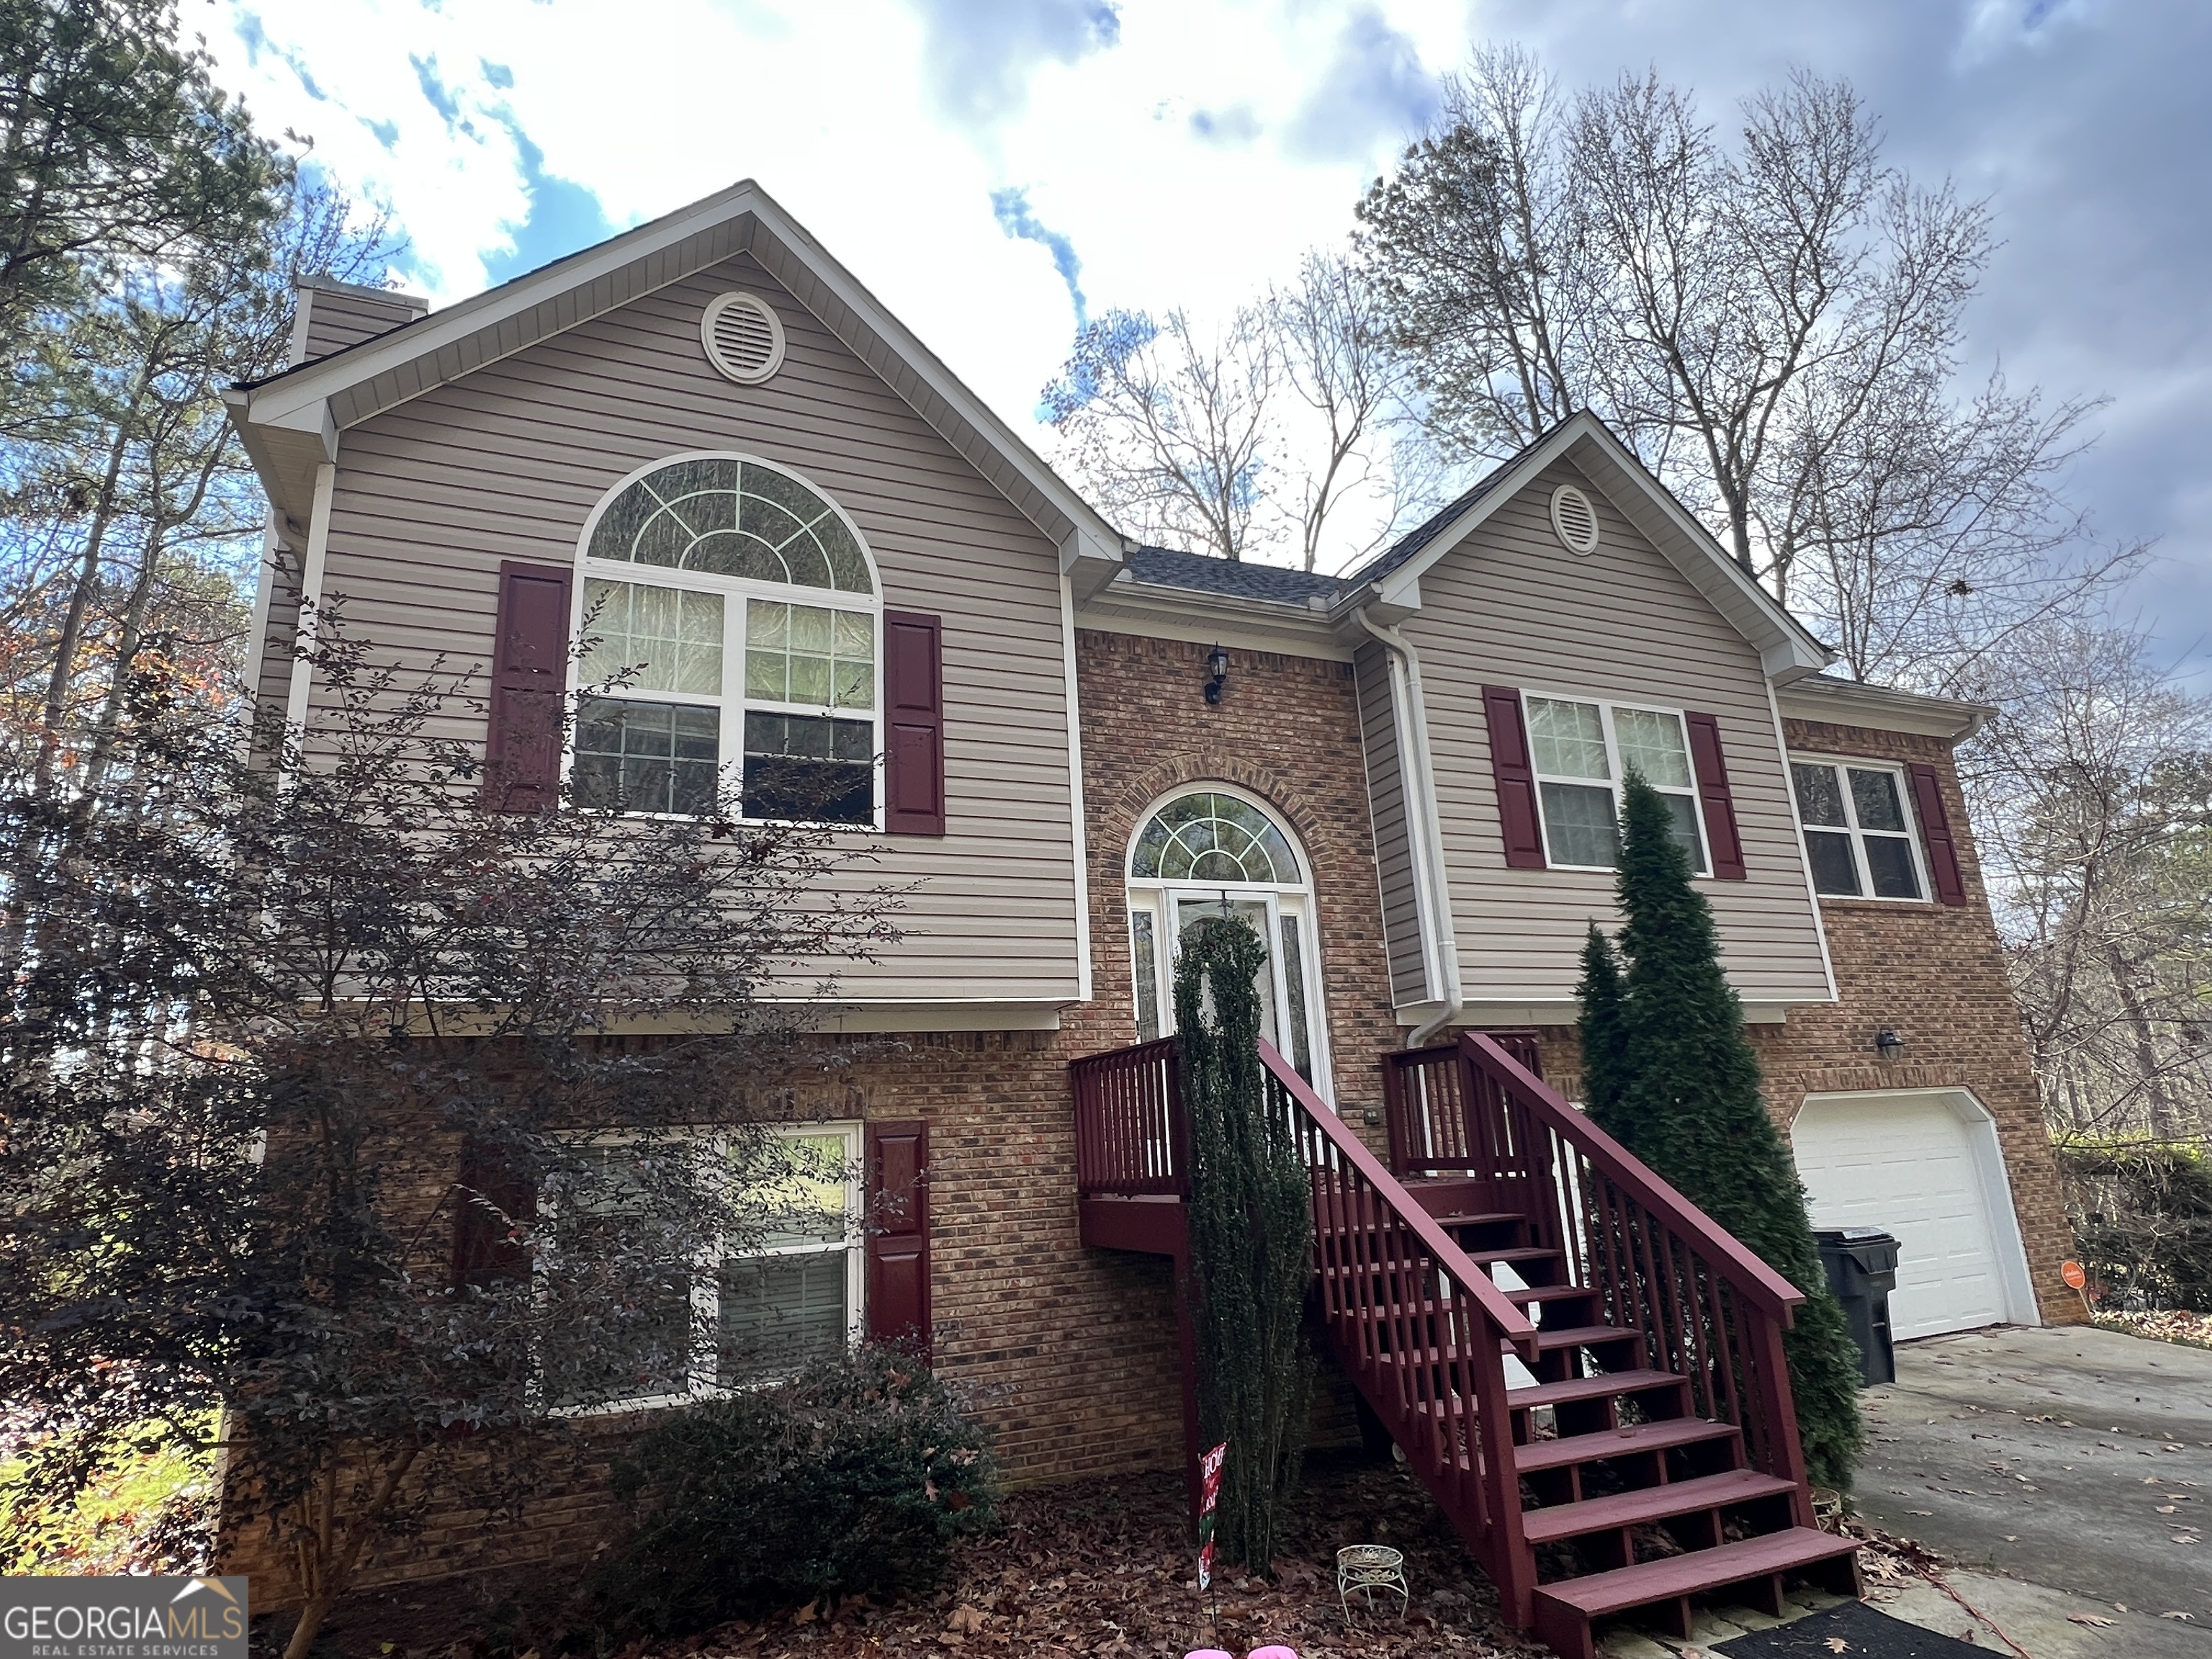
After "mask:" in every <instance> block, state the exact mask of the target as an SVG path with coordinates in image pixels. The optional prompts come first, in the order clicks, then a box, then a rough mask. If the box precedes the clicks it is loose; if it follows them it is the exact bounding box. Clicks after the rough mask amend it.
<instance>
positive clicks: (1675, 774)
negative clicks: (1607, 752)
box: [1613, 708, 1691, 789]
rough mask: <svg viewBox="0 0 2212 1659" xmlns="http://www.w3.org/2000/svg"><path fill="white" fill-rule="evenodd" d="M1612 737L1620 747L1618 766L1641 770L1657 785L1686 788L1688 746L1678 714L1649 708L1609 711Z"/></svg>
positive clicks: (1688, 784)
mask: <svg viewBox="0 0 2212 1659" xmlns="http://www.w3.org/2000/svg"><path fill="white" fill-rule="evenodd" d="M1613 741H1614V742H1615V743H1616V744H1619V745H1620V769H1621V770H1622V771H1623V772H1624V773H1625V772H1628V771H1636V772H1638V773H1641V774H1642V775H1643V777H1644V782H1646V783H1648V784H1650V785H1651V786H1652V787H1654V788H1658V789H1687V788H1689V787H1691V781H1690V750H1689V746H1688V745H1687V744H1686V743H1684V742H1683V740H1682V722H1681V720H1680V717H1679V716H1677V715H1674V714H1662V713H1659V712H1657V711H1656V710H1654V709H1650V708H1616V709H1614V710H1613Z"/></svg>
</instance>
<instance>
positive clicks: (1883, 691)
mask: <svg viewBox="0 0 2212 1659" xmlns="http://www.w3.org/2000/svg"><path fill="white" fill-rule="evenodd" d="M1776 705H1777V707H1778V708H1780V710H1781V712H1782V713H1783V714H1784V716H1785V717H1787V718H1789V719H1791V720H1814V721H1818V722H1820V723H1823V724H1826V725H1830V726H1866V727H1869V728H1870V729H1872V730H1874V731H1877V732H1914V733H1917V734H1918V735H1920V736H1922V737H1930V738H1947V739H1948V740H1949V741H1951V742H1953V743H1963V742H1965V741H1966V739H1967V738H1972V737H1973V736H1974V735H1975V734H1976V733H1977V732H1979V731H1981V729H1982V728H1983V727H1984V726H1987V725H1988V724H1989V723H1990V720H1994V719H1995V718H1996V714H1997V711H1996V709H1995V708H1992V707H1991V706H1990V705H1989V704H1988V703H1981V702H1961V701H1960V700H1959V699H1957V698H1954V697H1931V696H1923V694H1921V693H1920V692H1917V691H1904V690H1899V689H1897V688H1896V687H1894V686H1888V685H1868V684H1864V683H1863V682H1861V681H1857V680H1832V679H1825V678H1823V679H1812V678H1804V679H1799V680H1797V681H1796V682H1794V683H1793V684H1790V685H1787V686H1784V687H1783V688H1781V689H1780V690H1779V691H1778V693H1777V695H1776Z"/></svg>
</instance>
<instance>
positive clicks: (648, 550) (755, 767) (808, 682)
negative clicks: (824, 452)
mask: <svg viewBox="0 0 2212 1659" xmlns="http://www.w3.org/2000/svg"><path fill="white" fill-rule="evenodd" d="M580 562H581V566H582V570H581V575H582V578H583V579H582V580H580V581H579V582H578V583H577V584H576V607H577V616H576V623H577V625H578V627H580V629H583V630H584V631H586V633H588V634H591V635H595V636H597V638H598V641H599V643H598V644H597V645H596V646H595V647H593V648H592V652H591V654H590V655H589V656H588V657H587V658H586V659H585V661H584V663H583V665H582V666H581V670H580V681H581V684H584V685H585V686H586V687H595V688H597V689H596V690H592V692H591V693H590V694H589V695H586V696H585V697H584V698H583V699H582V702H581V705H580V708H579V709H578V711H577V722H576V748H575V755H574V784H575V789H576V793H577V795H578V797H579V798H580V799H583V800H585V801H587V802H590V803H592V804H594V805H620V806H623V807H626V808H628V809H629V810H631V811H644V812H688V813H706V812H711V811H720V810H727V807H728V805H729V804H728V803H726V802H722V801H720V800H719V799H718V793H719V792H720V788H721V780H722V778H723V775H724V769H725V768H726V767H728V766H729V765H730V764H731V763H732V761H736V762H738V763H740V764H739V766H738V776H739V778H740V779H741V785H740V791H741V793H740V799H739V800H738V803H737V807H738V811H741V812H742V813H743V815H744V817H749V818H786V819H790V818H798V819H807V820H812V821H818V822H826V823H854V824H873V823H875V821H876V787H875V767H874V762H875V757H876V756H877V754H878V752H880V750H881V749H882V747H883V745H882V744H881V742H880V740H879V738H880V729H879V724H878V709H879V708H880V707H881V704H882V701H883V699H882V697H881V696H880V695H879V681H880V678H881V676H880V672H879V669H878V659H879V658H880V656H881V652H880V651H879V650H878V640H879V638H880V636H881V627H880V623H881V618H882V601H881V599H880V597H879V595H878V586H877V583H876V580H875V575H874V572H873V569H872V565H871V562H870V560H869V557H868V551H867V548H866V544H864V543H863V542H862V541H861V539H860V532H858V531H857V530H856V529H854V526H853V525H852V523H851V521H850V520H848V519H847V518H846V517H845V516H844V514H843V513H841V512H839V511H838V509H837V507H836V506H835V505H834V504H833V503H832V502H831V501H829V498H828V497H827V496H825V495H823V494H822V493H821V492H820V491H819V490H817V489H815V488H814V487H813V485H811V484H810V483H806V482H805V480H804V479H802V478H800V477H799V476H798V475H797V474H795V473H793V472H789V471H786V470H784V469H783V468H781V467H778V466H773V465H769V463H768V462H766V461H761V460H756V459H753V458H752V457H750V456H747V455H720V454H711V455H679V456H677V457H674V458H672V459H668V460H665V461H660V462H657V463H655V464H654V465H652V466H650V467H647V468H646V469H644V470H643V471H640V472H637V473H635V474H633V475H632V476H631V477H629V478H626V479H624V480H623V482H622V483H620V484H618V485H617V486H616V487H615V488H614V489H612V490H611V491H610V492H609V493H608V495H607V497H606V499H605V500H604V501H601V502H600V503H599V507H598V508H597V509H596V510H595V511H594V512H593V513H592V516H591V518H590V519H589V520H587V521H586V525H585V526H584V536H583V543H582V549H581V553H580ZM624 670H631V671H632V672H631V673H629V677H628V678H626V679H625V680H624V681H623V683H622V684H606V682H608V681H610V680H611V679H612V678H614V677H615V676H616V675H617V674H619V673H621V672H622V671H624Z"/></svg>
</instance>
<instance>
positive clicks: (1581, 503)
mask: <svg viewBox="0 0 2212 1659" xmlns="http://www.w3.org/2000/svg"><path fill="white" fill-rule="evenodd" d="M1552 528H1553V530H1555V531H1557V532H1559V539H1560V540H1561V541H1563V542H1565V544H1567V550H1568V551H1569V552H1570V553H1592V552H1595V551H1596V550H1597V509H1596V508H1595V507H1592V506H1591V505H1590V498H1589V496H1587V495H1583V492H1582V491H1581V490H1579V489H1576V488H1575V487H1574V486H1573V485H1572V484H1561V485H1560V486H1559V488H1558V489H1555V490H1553V492H1552Z"/></svg>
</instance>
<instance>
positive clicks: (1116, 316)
mask: <svg viewBox="0 0 2212 1659" xmlns="http://www.w3.org/2000/svg"><path fill="white" fill-rule="evenodd" d="M1280 374H1281V368H1280V361H1279V355H1278V353H1277V352H1276V350H1275V348H1274V343H1273V339H1272V338H1271V337H1270V334H1269V330H1268V325H1267V318H1266V316H1265V314H1264V313H1263V312H1262V310H1261V308H1260V307H1240V308H1239V309H1238V310H1237V313H1235V314H1234V315H1233V316H1232V317H1231V319H1230V320H1229V322H1228V324H1227V325H1226V326H1225V327H1223V328H1221V329H1219V330H1218V331H1214V332H1212V333H1211V334H1209V333H1207V332H1206V331H1204V330H1203V329H1201V328H1200V327H1199V326H1198V325H1194V323H1193V322H1192V321H1191V319H1190V318H1189V316H1188V313H1184V312H1182V311H1179V310H1178V311H1171V312H1170V313H1167V315H1166V316H1164V317H1163V318H1160V319H1157V320H1155V319H1152V318H1151V317H1148V316H1146V315H1145V314H1144V313H1141V312H1129V311H1113V312H1109V313H1106V315H1104V316H1103V317H1101V318H1099V319H1097V321H1095V322H1093V323H1091V324H1090V325H1088V326H1087V327H1085V329H1084V330H1083V331H1082V332H1081V333H1080V334H1079V335H1078V336H1077V337H1076V342H1075V352H1074V355H1073V356H1071V357H1070V358H1069V359H1068V361H1067V364H1066V368H1063V369H1062V370H1061V372H1060V379H1059V380H1055V381H1054V382H1053V384H1052V385H1050V386H1048V387H1046V388H1045V393H1044V402H1045V408H1046V410H1047V412H1048V417H1049V419H1050V420H1051V422H1052V426H1053V428H1054V431H1055V433H1057V434H1058V435H1059V439H1060V455H1061V459H1062V462H1063V464H1064V465H1066V467H1067V468H1068V470H1069V471H1071V472H1073V474H1074V475H1075V477H1077V478H1078V479H1079V480H1080V481H1081V483H1083V484H1084V485H1085V487H1086V488H1087V489H1089V490H1090V491H1091V494H1092V495H1094V496H1095V497H1096V498H1097V501H1098V504H1099V506H1101V507H1103V508H1104V509H1105V511H1106V512H1107V513H1108V514H1109V515H1110V516H1111V517H1113V518H1115V520H1118V521H1119V522H1120V524H1121V526H1122V527H1123V528H1124V529H1125V530H1126V531H1127V532H1129V533H1131V534H1133V535H1137V536H1141V537H1145V538H1150V539H1152V540H1157V541H1166V542H1169V543H1190V544H1197V545H1200V546H1202V547H1204V548H1206V550H1209V551H1211V552H1214V553H1218V554H1219V555H1220V556H1222V557H1223V558H1225V559H1242V558H1243V557H1244V556H1245V555H1246V554H1248V553H1250V552H1255V551H1257V550H1259V548H1260V546H1261V544H1262V539H1263V538H1265V537H1266V535H1267V532H1268V531H1269V530H1270V529H1271V528H1272V527H1273V526H1271V525H1270V524H1269V523H1268V521H1267V519H1266V518H1265V517H1264V516H1263V515H1261V514H1260V512H1259V509H1260V507H1261V502H1262V500H1263V498H1264V495H1265V491H1266V485H1265V483H1264V477H1265V475H1266V473H1267V471H1268V469H1269V468H1270V467H1271V466H1272V465H1273V463H1274V460H1275V457H1276V423H1275V409H1274V402H1275V397H1276V393H1277V391H1278V387H1279V380H1280Z"/></svg>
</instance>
